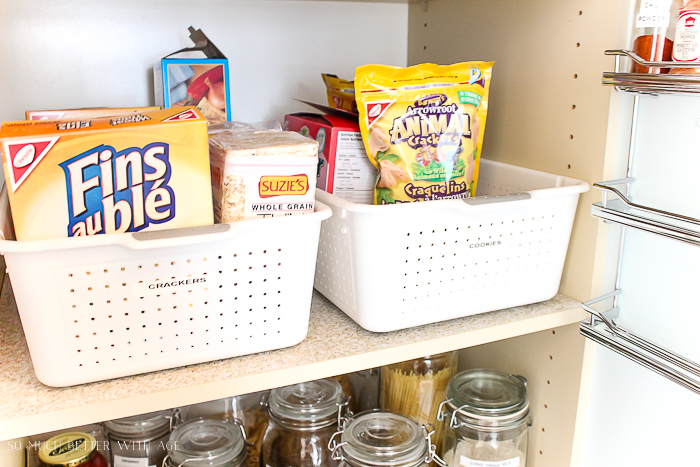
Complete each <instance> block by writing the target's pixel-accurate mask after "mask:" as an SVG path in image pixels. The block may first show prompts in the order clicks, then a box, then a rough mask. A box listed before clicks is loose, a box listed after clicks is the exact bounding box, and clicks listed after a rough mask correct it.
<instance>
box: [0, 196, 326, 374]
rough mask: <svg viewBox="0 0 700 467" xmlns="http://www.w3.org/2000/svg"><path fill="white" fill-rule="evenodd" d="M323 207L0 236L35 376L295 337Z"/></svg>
mask: <svg viewBox="0 0 700 467" xmlns="http://www.w3.org/2000/svg"><path fill="white" fill-rule="evenodd" d="M3 195H4V196H2V197H0V212H2V213H5V215H4V216H0V217H2V220H3V221H4V222H3V232H4V233H5V234H9V233H10V232H11V226H9V222H10V220H11V219H10V217H9V214H8V211H7V196H6V193H5V192H4V190H3ZM330 215H331V210H330V208H328V207H327V206H325V205H323V204H321V203H317V204H316V212H314V213H312V214H306V215H299V216H291V217H285V218H273V219H259V220H257V219H256V220H246V221H241V222H237V223H233V224H219V225H214V226H208V227H197V228H191V229H175V230H167V231H160V232H141V233H133V234H111V235H97V236H93V237H81V238H67V239H57V240H47V241H36V242H17V241H12V240H2V241H0V251H1V252H2V253H3V254H4V255H5V260H6V262H7V269H8V273H9V277H10V280H11V282H12V288H13V290H14V294H15V299H16V301H17V307H18V309H19V314H20V317H21V320H22V326H23V328H24V333H25V336H26V338H27V344H28V346H29V352H30V354H31V357H32V363H33V364H34V370H35V373H36V376H37V378H38V379H39V381H41V382H42V383H44V384H46V385H49V386H70V385H75V384H81V383H87V382H92V381H99V380H104V379H108V378H115V377H121V376H127V375H133V374H138V373H145V372H149V371H155V370H162V369H166V368H173V367H177V366H183V365H189V364H194V363H201V362H206V361H211V360H218V359H222V358H229V357H235V356H239V355H245V354H251V353H256V352H262V351H266V350H273V349H279V348H283V347H288V346H291V345H295V344H297V343H299V342H301V341H302V340H303V339H304V338H305V337H306V333H307V329H308V324H309V311H310V308H311V295H312V291H313V275H314V264H315V260H316V252H317V249H318V239H319V230H320V226H321V221H323V220H324V219H327V218H328V217H330ZM5 238H8V237H7V235H6V237H5Z"/></svg>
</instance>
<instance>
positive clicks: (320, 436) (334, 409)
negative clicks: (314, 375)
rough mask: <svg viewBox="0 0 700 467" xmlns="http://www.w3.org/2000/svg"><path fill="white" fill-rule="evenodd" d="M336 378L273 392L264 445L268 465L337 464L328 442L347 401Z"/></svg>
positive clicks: (311, 466)
mask: <svg viewBox="0 0 700 467" xmlns="http://www.w3.org/2000/svg"><path fill="white" fill-rule="evenodd" d="M345 401H346V398H345V396H344V394H343V389H342V387H341V386H340V383H338V381H336V380H335V379H332V378H328V379H321V380H317V381H309V382H307V383H300V384H295V385H292V386H286V387H283V388H278V389H273V390H272V391H271V392H270V400H269V407H268V411H269V414H270V424H269V425H268V427H267V431H266V432H265V437H264V438H263V445H262V451H263V452H262V465H263V466H266V467H321V466H323V467H333V466H336V465H337V464H338V462H337V461H335V460H333V459H332V458H331V453H330V451H328V443H329V442H330V440H331V436H333V433H334V432H335V431H336V428H337V426H338V417H339V411H340V408H341V406H343V405H344V404H345V403H346V402H345Z"/></svg>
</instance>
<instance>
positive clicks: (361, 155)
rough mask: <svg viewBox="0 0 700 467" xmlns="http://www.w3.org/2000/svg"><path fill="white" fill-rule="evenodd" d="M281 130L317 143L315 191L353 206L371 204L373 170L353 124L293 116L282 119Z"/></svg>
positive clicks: (335, 118) (322, 117) (332, 117)
mask: <svg viewBox="0 0 700 467" xmlns="http://www.w3.org/2000/svg"><path fill="white" fill-rule="evenodd" d="M284 128H285V129H287V130H290V131H296V132H298V133H301V134H302V135H304V136H308V137H310V138H313V139H315V140H316V141H318V170H317V182H316V185H317V187H318V188H320V189H322V190H324V191H327V192H328V193H332V194H334V195H336V196H339V197H340V198H343V199H345V200H348V201H352V202H353V203H360V204H372V197H373V194H374V183H375V181H376V178H377V169H375V168H374V166H373V165H372V163H371V162H370V160H369V158H368V157H367V154H366V153H365V147H364V145H363V143H362V135H361V133H360V126H359V124H358V122H357V120H353V119H351V118H344V117H341V116H339V115H318V114H314V113H296V114H291V115H286V116H285V117H284Z"/></svg>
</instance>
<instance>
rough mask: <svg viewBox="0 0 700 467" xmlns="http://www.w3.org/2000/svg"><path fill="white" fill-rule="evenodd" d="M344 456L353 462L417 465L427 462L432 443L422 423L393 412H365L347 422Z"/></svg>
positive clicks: (343, 439) (379, 464)
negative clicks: (419, 423) (428, 440)
mask: <svg viewBox="0 0 700 467" xmlns="http://www.w3.org/2000/svg"><path fill="white" fill-rule="evenodd" d="M341 443H346V444H345V445H343V447H342V449H343V455H344V457H345V458H346V459H347V461H348V462H349V463H351V464H353V465H357V464H362V465H376V466H389V465H391V466H414V465H420V464H423V463H424V462H425V458H426V456H427V450H428V444H427V441H426V439H425V434H424V433H423V429H422V428H421V426H420V425H418V424H417V423H416V422H414V421H413V420H411V419H409V418H406V417H404V416H402V415H398V414H395V413H392V412H364V413H361V414H358V415H356V416H355V417H353V418H352V419H350V420H349V421H348V422H347V423H346V424H345V430H344V431H343V435H342V436H341Z"/></svg>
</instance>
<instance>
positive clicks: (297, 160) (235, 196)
mask: <svg viewBox="0 0 700 467" xmlns="http://www.w3.org/2000/svg"><path fill="white" fill-rule="evenodd" d="M209 150H210V155H211V170H212V191H213V193H214V218H215V220H216V221H217V222H232V221H238V220H242V219H255V218H265V217H278V216H291V215H293V214H305V213H310V212H313V211H314V202H315V198H316V196H315V190H316V176H315V175H316V166H317V165H318V163H317V161H318V158H317V154H318V144H317V143H316V141H314V140H312V139H310V138H305V137H303V136H301V135H300V134H298V133H294V132H291V131H274V130H266V131H253V130H250V131H246V130H241V131H224V132H221V133H217V134H216V135H214V136H212V137H211V138H210V140H209Z"/></svg>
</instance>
